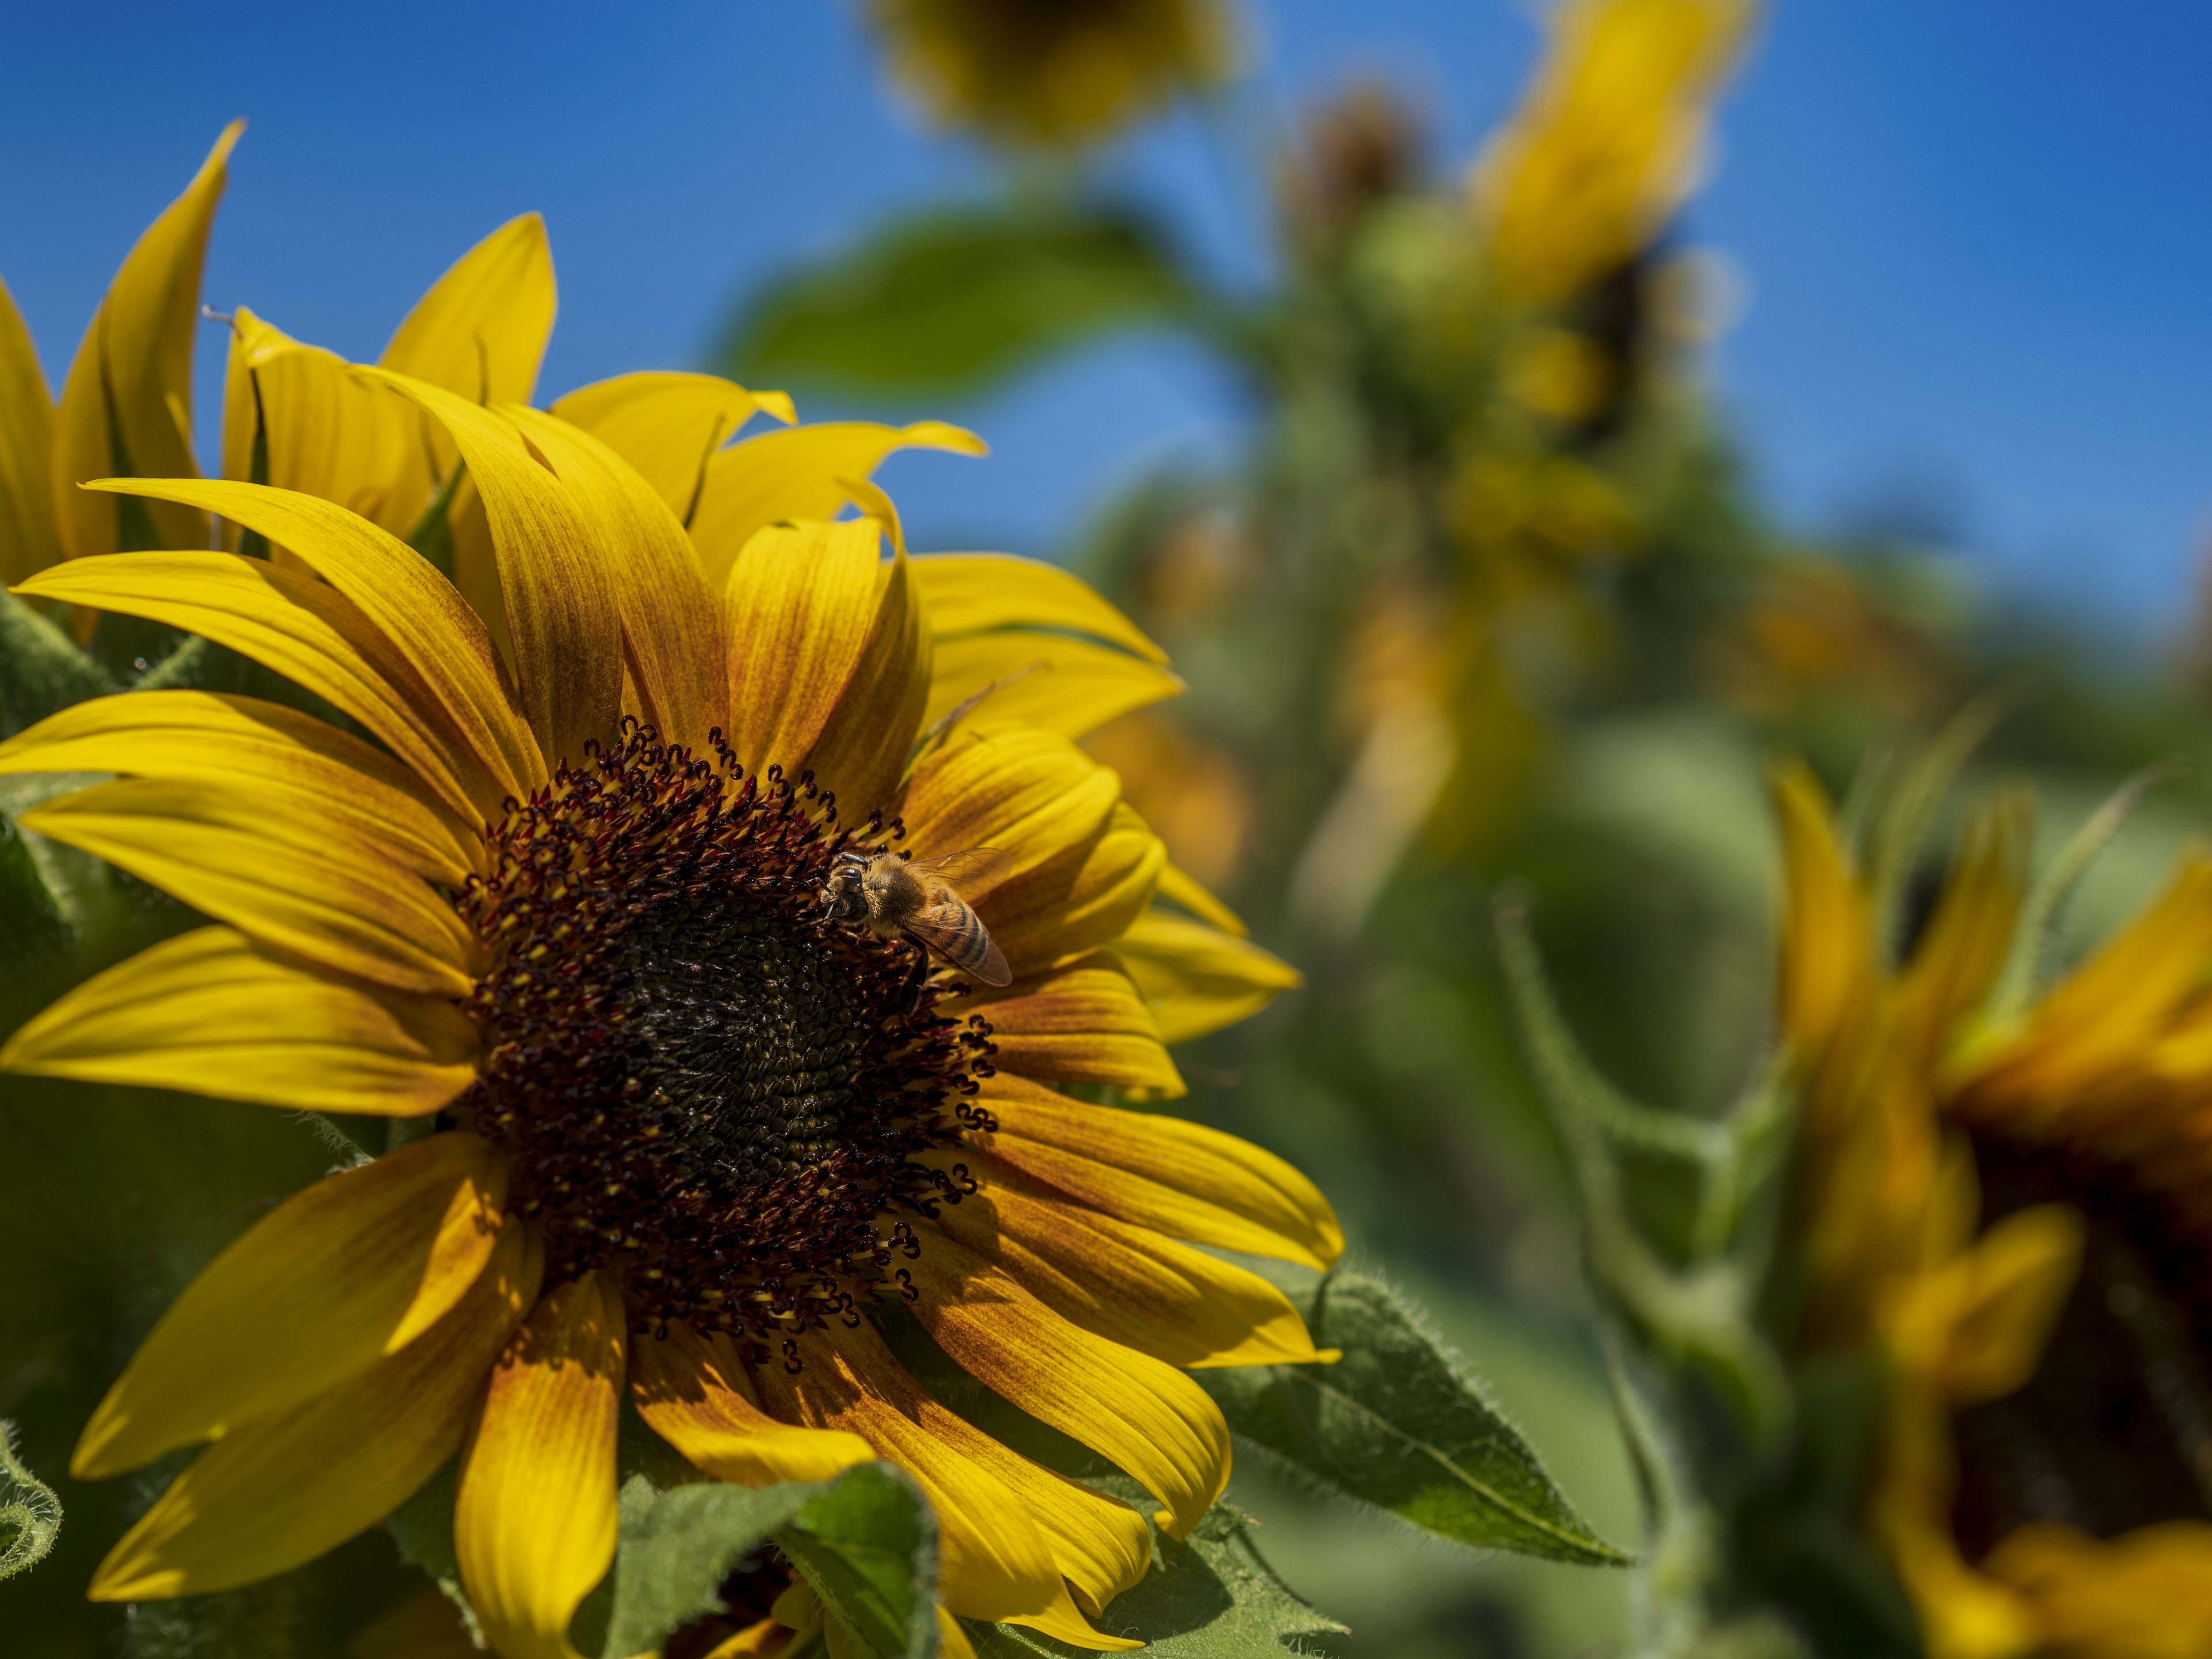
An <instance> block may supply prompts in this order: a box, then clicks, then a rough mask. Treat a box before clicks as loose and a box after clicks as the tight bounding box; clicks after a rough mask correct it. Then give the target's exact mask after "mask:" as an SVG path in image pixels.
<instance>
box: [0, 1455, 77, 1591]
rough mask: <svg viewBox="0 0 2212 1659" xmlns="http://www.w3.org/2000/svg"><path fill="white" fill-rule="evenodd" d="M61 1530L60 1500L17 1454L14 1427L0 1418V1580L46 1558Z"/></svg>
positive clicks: (28, 1568)
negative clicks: (24, 1465)
mask: <svg viewBox="0 0 2212 1659" xmlns="http://www.w3.org/2000/svg"><path fill="white" fill-rule="evenodd" d="M61 1529H62V1505H61V1500H60V1499H59V1498H56V1497H55V1496H54V1490H53V1488H52V1486H48V1485H46V1482H45V1481H43V1480H40V1479H39V1477H38V1476H37V1475H35V1474H32V1473H31V1472H30V1470H28V1469H27V1468H24V1467H23V1463H22V1460H21V1458H19V1457H17V1456H16V1455H15V1425H14V1424H13V1423H10V1422H9V1421H8V1419H6V1418H4V1417H0V1578H13V1577H15V1575H16V1574H17V1573H19V1572H26V1571H29V1570H30V1569H31V1568H33V1567H35V1566H36V1565H39V1563H40V1562H41V1561H43V1560H45V1559H46V1554H47V1552H49V1551H50V1550H52V1548H53V1547H54V1540H55V1539H56V1538H57V1537H58V1536H60V1534H61Z"/></svg>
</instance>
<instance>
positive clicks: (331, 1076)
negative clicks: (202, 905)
mask: <svg viewBox="0 0 2212 1659" xmlns="http://www.w3.org/2000/svg"><path fill="white" fill-rule="evenodd" d="M476 1050H477V1036H476V1028H475V1026H474V1025H472V1024H471V1023H470V1021H469V1020H468V1018H466V1016H465V1015H464V1014H462V1013H461V1012H460V1011H459V1009H457V1008H456V1007H454V1006H453V1004H452V1003H451V1002H449V1001H447V1000H443V999H441V998H436V997H407V996H401V995H398V994H394V993H392V992H388V991H387V992H383V993H372V992H369V991H367V990H364V989H361V988H359V987H355V986H351V985H348V984H345V983H343V982H342V981H337V980H333V979H329V978H326V977H325V976H324V975H320V974H315V973H309V972H307V971H306V970H305V969H299V968H295V967H292V966H291V965H289V963H283V962H280V961H277V960H276V958H274V957H270V956H268V955H266V954H264V952H262V951H258V950H257V949H255V948H254V946H253V945H252V943H250V942H249V941H248V940H247V939H246V937H245V936H244V935H243V934H240V933H235V932H234V931H233V930H232V929H230V928H228V927H203V928H199V929H197V931H195V932H193V933H185V934H184V935H182V936H181V937H179V938H177V939H167V940H165V941H164V942H162V943H161V944H160V945H155V946H153V947H152V948H151V949H149V950H146V951H140V952H139V953H138V954H137V956H135V957H131V958H130V959H129V960H128V961H126V962H123V963H118V964H117V965H116V966H115V967H112V968H110V969H107V971H106V972H105V973H103V974H100V975H96V976H95V977H94V978H92V979H89V980H88V981H85V982H84V983H83V984H82V985H79V986H77V987H76V988H75V989H74V990H72V991H70V993H69V994H67V995H66V996H64V997H63V998H62V999H61V1000H59V1001H58V1002H56V1003H54V1004H53V1005H52V1006H50V1007H48V1008H46V1009H45V1010H44V1011H43V1012H40V1013H39V1014H37V1015H34V1016H33V1018H31V1019H30V1020H29V1021H28V1022H27V1023H26V1024H24V1025H23V1026H22V1027H21V1029H20V1030H17V1031H16V1033H15V1035H14V1036H11V1037H9V1039H8V1042H7V1043H6V1045H5V1046H4V1047H0V1071H8V1072H22V1073H34V1074H37V1075H40V1076H43V1077H70V1078H77V1079H82V1080H83V1081H86V1082H91V1083H121V1084H130V1085H136V1086H137V1087H139V1088H144V1089H180V1090H183V1091H185V1092H187V1093H190V1094H201V1095H212V1096H215V1097H216V1098H218V1099H222V1100H246V1101H252V1102H255V1103H258V1104H261V1105H264V1106H288V1107H291V1108H294V1109H298V1110H302V1111H319V1112H358V1113H362V1114H367V1115H378V1116H391V1117H419V1116H421V1115H423V1114H424V1113H426V1112H435V1111H436V1110H437V1109H439V1108H440V1107H441V1106H444V1105H447V1104H448V1103H450V1102H451V1101H452V1100H453V1097H454V1096H456V1095H458V1094H459V1093H460V1091H462V1090H463V1089H465V1088H466V1087H467V1086H468V1085H469V1083H470V1081H471V1079H473V1078H474V1077H475V1076H476Z"/></svg>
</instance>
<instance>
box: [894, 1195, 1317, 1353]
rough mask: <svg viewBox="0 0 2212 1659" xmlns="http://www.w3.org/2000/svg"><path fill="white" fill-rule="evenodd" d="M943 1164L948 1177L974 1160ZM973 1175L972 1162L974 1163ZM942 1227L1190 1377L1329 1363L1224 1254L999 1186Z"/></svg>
mask: <svg viewBox="0 0 2212 1659" xmlns="http://www.w3.org/2000/svg"><path fill="white" fill-rule="evenodd" d="M970 1158H971V1155H970V1154H968V1153H965V1152H961V1153H954V1152H944V1153H939V1154H933V1156H932V1158H931V1159H930V1160H929V1161H931V1162H933V1163H935V1162H938V1161H939V1159H941V1160H942V1164H943V1166H944V1167H947V1168H949V1167H950V1166H951V1164H952V1163H953V1162H955V1161H956V1160H960V1159H970ZM971 1169H972V1161H971ZM938 1225H939V1226H941V1227H943V1228H944V1229H945V1231H946V1232H948V1233H950V1234H951V1236H952V1237H955V1238H957V1239H958V1240H959V1241H960V1242H961V1243H963V1244H964V1245H966V1246H967V1247H968V1248H969V1249H971V1250H973V1251H975V1252H976V1253H977V1254H978V1255H982V1256H984V1257H986V1258H987V1259H988V1260H990V1261H995V1262H997V1263H998V1264H999V1265H1000V1266H1001V1267H1004V1268H1005V1269H1006V1271H1007V1272H1008V1273H1012V1275H1013V1276H1014V1278H1016V1279H1018V1280H1019V1281H1020V1282H1021V1284H1022V1286H1023V1287H1024V1289H1025V1290H1027V1291H1029V1292H1030V1294H1031V1295H1033V1296H1035V1297H1036V1298H1037V1299H1038V1300H1039V1301H1041V1302H1042V1303H1044V1304H1046V1305H1047V1306H1048V1307H1050V1308H1051V1309H1053V1310H1054V1311H1055V1312H1057V1313H1058V1314H1060V1316H1062V1317H1063V1318H1066V1319H1071V1320H1073V1321H1074V1322H1076V1323H1077V1324H1079V1325H1080V1326H1082V1327H1083V1328H1085V1330H1088V1331H1093V1332H1096V1333H1097V1334H1098V1335H1100V1336H1103V1337H1109V1338H1111V1339H1112V1340H1114V1341H1115V1342H1118V1343H1121V1345H1122V1346H1125V1347H1131V1348H1134V1349H1136V1350H1137V1351H1138V1352H1140V1353H1148V1354H1150V1355H1152V1358H1155V1359H1164V1360H1165V1361H1166V1362H1167V1363H1168V1364H1170V1365H1182V1366H1185V1367H1188V1368H1193V1369H1195V1368H1199V1367H1206V1366H1220V1365H1276V1364H1310V1363H1312V1362H1315V1361H1317V1360H1320V1359H1322V1358H1332V1357H1334V1350H1332V1351H1330V1353H1329V1354H1328V1355H1327V1356H1325V1355H1324V1354H1323V1353H1322V1352H1320V1351H1319V1350H1316V1348H1315V1346H1314V1345H1313V1338H1312V1336H1311V1335H1310V1334H1309V1333H1308V1332H1307V1330H1306V1327H1305V1322H1304V1320H1302V1319H1301V1318H1299V1317H1298V1314H1297V1310H1296V1309H1295V1308H1293V1307H1291V1304H1290V1301H1289V1299H1288V1298H1287V1297H1285V1296H1284V1294H1283V1293H1282V1292H1281V1291H1279V1290H1277V1289H1276V1288H1275V1287H1274V1286H1273V1285H1270V1284H1269V1283H1268V1282H1267V1280H1266V1279H1262V1278H1261V1277H1260V1276H1259V1275H1258V1274H1257V1273H1250V1272H1248V1271H1247V1270H1246V1269H1244V1268H1243V1267H1234V1266H1231V1264H1230V1263H1228V1262H1226V1261H1222V1260H1221V1259H1220V1258H1219V1257H1218V1256H1213V1255H1207V1254H1206V1252H1205V1251H1203V1250H1198V1249H1192V1248H1191V1247H1190V1246H1189V1245H1188V1244H1184V1243H1179V1242H1178V1241H1176V1240H1175V1239H1172V1238H1170V1237H1167V1236H1166V1235H1165V1234H1164V1233H1158V1232H1154V1231H1152V1229H1151V1228H1149V1227H1139V1226H1136V1225H1133V1224H1132V1223H1129V1222H1127V1221H1121V1220H1117V1219H1115V1218H1114V1217H1112V1216H1109V1215H1103V1214H1101V1213H1100V1212H1097V1211H1096V1210H1091V1209H1085V1207H1083V1206H1080V1205H1077V1204H1071V1203H1068V1202H1067V1201H1066V1200H1062V1199H1056V1198H1049V1197H1044V1196H1041V1195H1039V1194H1036V1193H1035V1192H1032V1191H1030V1190H1027V1189H1025V1188H1024V1187H1023V1186H1022V1185H1021V1184H1020V1183H1019V1182H1018V1181H1014V1180H1008V1179H1000V1178H997V1177H996V1176H994V1178H993V1179H991V1180H990V1181H989V1182H987V1184H986V1185H985V1186H984V1187H983V1188H982V1190H981V1191H980V1192H977V1193H973V1194H969V1196H968V1197H966V1198H964V1199H963V1200H961V1201H960V1202H959V1203H957V1204H946V1205H943V1206H939V1218H938Z"/></svg>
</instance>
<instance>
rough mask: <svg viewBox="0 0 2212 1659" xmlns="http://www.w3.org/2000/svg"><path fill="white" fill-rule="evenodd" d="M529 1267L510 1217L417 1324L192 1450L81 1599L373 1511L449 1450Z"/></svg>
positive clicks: (537, 1263)
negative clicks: (375, 1352)
mask: <svg viewBox="0 0 2212 1659" xmlns="http://www.w3.org/2000/svg"><path fill="white" fill-rule="evenodd" d="M542 1274H543V1261H542V1254H541V1252H539V1251H538V1249H537V1248H536V1246H535V1243H534V1241H532V1240H531V1239H530V1238H529V1237H528V1229H527V1228H526V1225H524V1224H523V1223H522V1222H520V1221H518V1220H515V1219H513V1218H510V1219H509V1220H508V1221H507V1224H506V1225H505V1227H504V1228H503V1229H502V1230H501V1237H500V1239H499V1242H498V1244H497V1245H496V1247H495V1249H494V1250H493V1252H492V1255H491V1259H490V1260H489V1261H488V1262H487V1263H486V1264H485V1266H484V1270H483V1273H482V1274H481V1275H480V1276H479V1277H478V1278H477V1281H476V1282H475V1284H474V1285H471V1287H470V1289H469V1292H468V1294H467V1295H466V1296H465V1297H462V1298H461V1300H460V1301H459V1303H457V1304H455V1305H454V1306H453V1309H452V1310H450V1311H449V1312H448V1313H447V1314H446V1316H444V1317H443V1318H441V1319H440V1320H439V1321H438V1322H437V1323H435V1325H433V1326H431V1327H430V1328H429V1329H428V1330H427V1331H424V1332H423V1333H422V1334H421V1335H419V1336H417V1337H416V1339H415V1340H413V1341H411V1342H410V1343H409V1344H408V1345H407V1346H405V1347H404V1348H401V1349H400V1350H398V1352H396V1353H392V1354H389V1355H386V1357H384V1358H380V1359H378V1360H376V1361H375V1362H374V1363H373V1364H370V1365H369V1366H368V1369H366V1370H362V1371H360V1372H358V1373H356V1375H354V1376H349V1377H348V1378H346V1379H345V1380H343V1382H340V1383H337V1384H335V1385H334V1386H333V1387H331V1388H330V1389H326V1390H325V1391H324V1392H322V1393H320V1394H319V1395H315V1396H314V1397H313V1399H311V1400H308V1401H306V1402H305V1403H303V1404H301V1405H297V1406H294V1407H290V1408H289V1409H288V1410H284V1411H280V1412H277V1413H273V1414H272V1415H270V1416H267V1417H263V1418H260V1419H256V1420H255V1421H253V1422H251V1423H249V1424H247V1425H245V1426H244V1427H242V1428H240V1429H238V1430H236V1431H234V1432H232V1433H230V1434H227V1435H225V1436H224V1437H222V1439H221V1440H219V1441H217V1442H216V1443H215V1444H214V1445H212V1446H210V1448H208V1449H207V1450H205V1451H204V1452H202V1453H201V1454H200V1455H199V1456H198V1457H197V1459H196V1460H195V1461H194V1462H192V1463H191V1465H190V1466H188V1467H187V1468H185V1471H184V1473H183V1474H179V1476H178V1477H177V1478H176V1479H175V1480H173V1481H172V1482H170V1484H169V1489H168V1490H167V1492H163V1493H162V1494H161V1499H160V1501H159V1502H157V1503H156V1504H155V1505H154V1507H153V1508H152V1509H150V1510H148V1511H147V1512H146V1513H145V1514H144V1515H143V1516H140V1517H139V1519H138V1522H137V1524H136V1525H134V1526H133V1527H132V1528H131V1530H130V1531H129V1532H127V1533H125V1534H124V1536H123V1538H122V1540H121V1541H119V1542H118V1544H117V1545H116V1546H115V1547H114V1548H113V1549H112V1550H110V1551H109V1552H108V1553H107V1559H106V1560H105V1561H103V1562H101V1563H100V1571H99V1573H98V1575H97V1576H96V1577H94V1580H93V1585H92V1591H91V1595H92V1599H93V1600H94V1601H143V1600H146V1599H149V1598H152V1597H156V1596H172V1595H208V1594H210V1593H211V1592H213V1591H216V1590H223V1589H234V1588H235V1587H237V1586H238V1585H240V1584H251V1583H257V1582H258V1581H259V1580H261V1579H264V1578H270V1577H275V1576H276V1574H278V1573H280V1572H289V1571H291V1570H292V1569H293V1568H294V1567H297V1566H301V1565H305V1564H306V1563H307V1562H309V1561H312V1560H313V1559H315V1558H316V1557H317V1556H319V1555H320V1554H322V1553H324V1552H325V1550H329V1549H332V1548H335V1547H337V1546H338V1545H340V1544H343V1542H345V1541H346V1540H347V1539H349V1538H351V1537H354V1536H355V1535H356V1534H359V1533H362V1532H365V1531H367V1530H368V1528H371V1527H373V1526H374V1525H375V1524H376V1523H377V1522H380V1521H381V1520H383V1519H384V1517H385V1516H387V1515H389V1514H391V1513H392V1510H396V1509H398V1507H399V1505H400V1504H404V1503H405V1502H406V1501H407V1499H408V1498H410V1496H412V1495H413V1493H414V1492H415V1489H416V1487H418V1486H421V1485H422V1483H423V1482H424V1481H425V1480H428V1479H429V1478H430V1476H431V1475H432V1474H435V1473H436V1472H437V1469H438V1468H439V1466H440V1465H441V1464H442V1463H444V1462H446V1461H447V1459H449V1458H451V1457H452V1456H453V1454H454V1453H455V1452H456V1451H458V1450H459V1449H460V1444H461V1437H462V1435H463V1434H464V1433H465V1431H466V1429H467V1427H468V1423H469V1418H470V1414H471V1412H472V1410H473V1409H474V1407H475V1406H476V1403H477V1398H478V1397H479V1396H480V1395H482V1393H483V1383H484V1377H485V1376H486V1374H487V1373H489V1370H490V1369H491V1364H492V1361H493V1360H494V1359H495V1358H497V1357H498V1354H499V1351H500V1349H501V1346H504V1345H505V1343H506V1341H507V1336H508V1334H509V1333H511V1332H512V1331H513V1329H514V1328H515V1326H516V1325H517V1324H519V1323H520V1322H521V1320H522V1316H523V1315H524V1314H525V1313H526V1312H527V1311H528V1310H529V1309H530V1304H532V1302H533V1301H535V1300H536V1299H537V1296H538V1279H539V1278H540V1277H541V1276H542Z"/></svg>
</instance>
